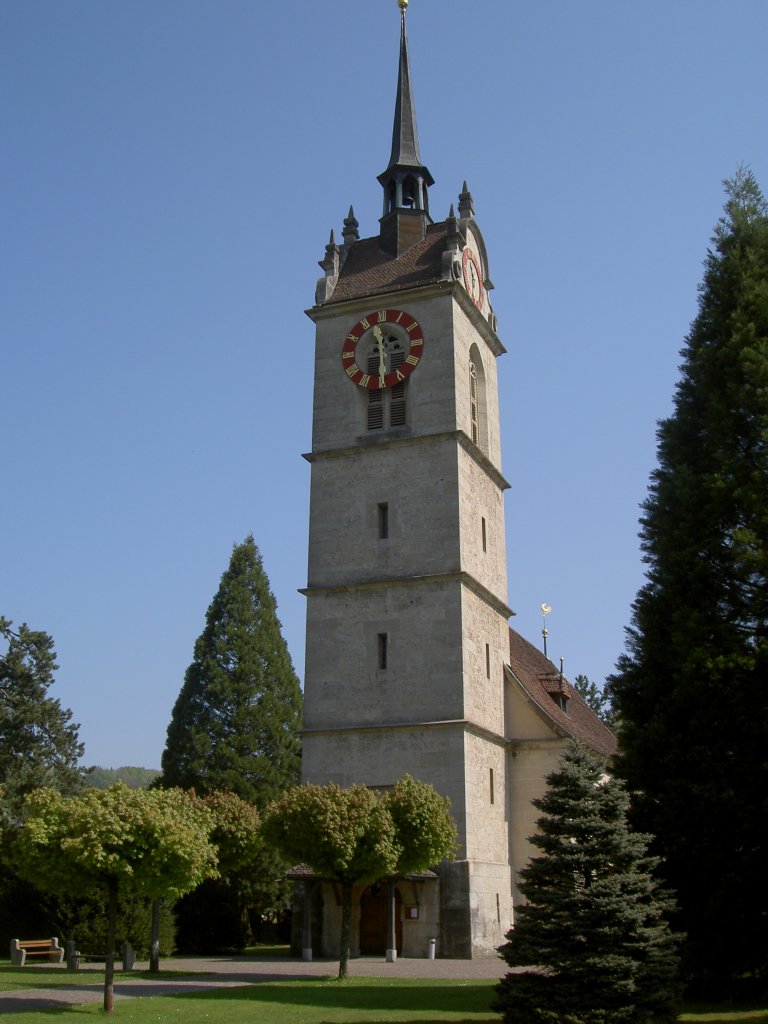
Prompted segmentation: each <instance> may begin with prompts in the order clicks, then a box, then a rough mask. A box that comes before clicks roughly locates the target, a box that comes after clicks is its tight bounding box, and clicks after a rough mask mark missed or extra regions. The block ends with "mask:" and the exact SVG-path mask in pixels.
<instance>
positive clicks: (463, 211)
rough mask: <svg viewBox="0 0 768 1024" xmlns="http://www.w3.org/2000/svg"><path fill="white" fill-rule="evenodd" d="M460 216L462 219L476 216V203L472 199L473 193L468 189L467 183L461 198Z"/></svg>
mask: <svg viewBox="0 0 768 1024" xmlns="http://www.w3.org/2000/svg"><path fill="white" fill-rule="evenodd" d="M459 216H460V217H462V218H464V217H474V216H475V201H474V199H473V198H472V193H471V192H470V191H469V189H468V188H467V183H466V181H465V182H464V186H463V188H462V190H461V195H460V196H459Z"/></svg>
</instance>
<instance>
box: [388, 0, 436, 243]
mask: <svg viewBox="0 0 768 1024" xmlns="http://www.w3.org/2000/svg"><path fill="white" fill-rule="evenodd" d="M398 6H399V7H400V12H401V14H400V62H399V65H398V75H397V98H396V101H395V120H394V124H393V127H392V151H391V153H390V157H389V164H388V165H387V169H386V170H385V171H384V172H383V173H382V174H380V175H379V177H378V180H379V182H380V183H381V186H382V188H383V189H384V210H383V216H382V218H381V234H380V238H381V246H382V249H384V251H385V252H390V253H392V254H393V255H394V256H400V255H401V254H402V253H403V252H405V251H406V249H409V248H410V247H411V246H412V245H415V244H416V242H419V241H421V239H422V238H424V236H425V234H426V230H427V226H428V225H429V224H431V223H432V219H431V218H430V216H429V197H428V195H427V190H428V188H429V186H430V185H432V184H433V183H434V179H433V177H432V175H431V174H430V173H429V171H428V170H427V168H426V167H425V166H424V164H422V162H421V155H420V153H419V135H418V131H417V129H416V108H415V106H414V102H413V90H412V88H411V66H410V61H409V59H408V39H407V37H406V32H405V9H406V7H407V6H408V3H407V0H398Z"/></svg>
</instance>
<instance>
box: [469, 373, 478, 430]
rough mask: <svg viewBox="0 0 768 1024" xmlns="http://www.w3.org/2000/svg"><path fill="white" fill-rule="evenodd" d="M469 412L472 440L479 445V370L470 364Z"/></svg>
mask: <svg viewBox="0 0 768 1024" xmlns="http://www.w3.org/2000/svg"><path fill="white" fill-rule="evenodd" d="M469 410H470V419H471V426H472V440H473V441H474V443H475V444H477V443H478V441H479V437H480V427H479V420H478V416H477V370H476V369H475V364H474V363H473V362H472V360H470V362H469Z"/></svg>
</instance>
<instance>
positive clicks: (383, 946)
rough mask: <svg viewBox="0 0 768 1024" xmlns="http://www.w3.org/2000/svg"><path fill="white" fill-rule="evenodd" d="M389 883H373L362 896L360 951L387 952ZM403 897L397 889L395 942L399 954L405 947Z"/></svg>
mask: <svg viewBox="0 0 768 1024" xmlns="http://www.w3.org/2000/svg"><path fill="white" fill-rule="evenodd" d="M388 892H389V887H388V886H387V885H378V884H376V885H371V886H369V887H368V888H367V889H366V890H365V892H364V893H363V895H362V896H361V897H360V953H361V955H362V956H384V954H385V953H386V952H387V899H388ZM402 906H403V899H402V897H401V895H400V892H399V891H398V890H397V889H395V942H396V945H397V952H398V954H399V953H401V952H402V948H403V921H402Z"/></svg>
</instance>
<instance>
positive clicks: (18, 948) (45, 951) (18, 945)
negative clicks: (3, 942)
mask: <svg viewBox="0 0 768 1024" xmlns="http://www.w3.org/2000/svg"><path fill="white" fill-rule="evenodd" d="M28 956H44V957H47V958H48V962H49V963H52V964H60V963H61V962H62V960H63V959H64V950H63V949H62V947H61V946H60V945H59V940H58V939H57V938H56V937H55V936H54V937H53V938H52V939H11V963H12V964H13V966H14V967H23V966H24V964H25V963H26V960H27V957H28Z"/></svg>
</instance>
